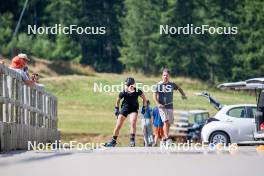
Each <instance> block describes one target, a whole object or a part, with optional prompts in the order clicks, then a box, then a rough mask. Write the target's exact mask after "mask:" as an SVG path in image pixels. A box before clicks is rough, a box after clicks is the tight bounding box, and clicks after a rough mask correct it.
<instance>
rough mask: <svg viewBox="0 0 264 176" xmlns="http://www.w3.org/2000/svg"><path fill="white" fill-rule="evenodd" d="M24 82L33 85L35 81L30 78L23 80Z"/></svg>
mask: <svg viewBox="0 0 264 176" xmlns="http://www.w3.org/2000/svg"><path fill="white" fill-rule="evenodd" d="M24 83H25V84H26V85H28V86H33V85H34V84H35V82H34V81H32V80H24Z"/></svg>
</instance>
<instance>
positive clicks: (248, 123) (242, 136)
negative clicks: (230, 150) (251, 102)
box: [227, 106, 255, 141]
mask: <svg viewBox="0 0 264 176" xmlns="http://www.w3.org/2000/svg"><path fill="white" fill-rule="evenodd" d="M249 112H250V109H249V108H248V107H245V106H240V107H234V108H231V109H230V110H229V111H228V112H227V116H228V119H227V121H228V122H230V123H232V124H233V125H234V127H235V128H236V129H237V134H238V140H239V141H251V140H253V134H254V128H255V120H254V116H250V115H249V114H250V113H249Z"/></svg>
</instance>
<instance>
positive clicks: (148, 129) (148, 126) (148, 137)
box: [141, 100, 153, 147]
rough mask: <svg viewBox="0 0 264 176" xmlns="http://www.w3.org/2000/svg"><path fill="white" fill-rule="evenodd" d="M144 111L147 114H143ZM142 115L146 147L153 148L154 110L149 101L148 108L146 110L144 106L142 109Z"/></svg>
mask: <svg viewBox="0 0 264 176" xmlns="http://www.w3.org/2000/svg"><path fill="white" fill-rule="evenodd" d="M144 111H145V114H143V112H144ZM141 113H142V114H143V118H142V119H141V127H142V132H143V136H144V146H145V147H151V146H152V145H153V132H152V122H151V116H152V109H151V107H150V102H149V100H147V106H146V108H145V109H144V106H143V107H142V111H141Z"/></svg>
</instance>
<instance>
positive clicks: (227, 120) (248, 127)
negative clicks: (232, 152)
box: [201, 104, 257, 144]
mask: <svg viewBox="0 0 264 176" xmlns="http://www.w3.org/2000/svg"><path fill="white" fill-rule="evenodd" d="M256 110H257V106H256V105H254V104H237V105H228V106H224V107H223V108H221V110H220V111H219V112H218V113H217V114H216V115H215V116H214V117H213V118H214V120H212V121H209V122H207V124H206V125H204V127H203V128H202V133H201V135H202V140H203V141H204V142H209V143H225V144H227V143H230V142H232V143H239V142H242V141H252V140H254V131H255V119H254V116H255V115H256Z"/></svg>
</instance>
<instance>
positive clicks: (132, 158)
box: [0, 146, 264, 176]
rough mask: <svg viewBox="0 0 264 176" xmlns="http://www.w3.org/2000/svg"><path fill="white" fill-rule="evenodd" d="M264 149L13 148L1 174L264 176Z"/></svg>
mask: <svg viewBox="0 0 264 176" xmlns="http://www.w3.org/2000/svg"><path fill="white" fill-rule="evenodd" d="M263 168H264V151H257V150H256V147H255V146H250V147H246V146H243V147H239V148H238V150H237V151H234V152H228V151H224V152H223V151H221V152H219V151H218V152H215V151H208V150H206V151H193V150H189V151H186V150H177V151H171V150H169V151H168V150H160V148H158V147H156V148H143V147H142V148H140V147H136V148H110V149H105V150H86V151H78V150H71V151H14V152H9V153H2V154H0V175H1V176H13V175H14V176H17V175H19V176H23V175H25V176H31V175H32V176H33V175H34V176H39V175H40V176H42V175H43V176H44V175H45V176H51V175H63V176H67V175H88V176H90V175H99V176H101V175H104V176H105V175H111V176H112V175H122V176H124V175H125V176H130V175H131V176H132V175H133V176H135V175H138V176H139V175H140V176H141V175H147V176H150V175H163V176H169V175H179V176H182V175H186V176H187V175H197V176H198V175H199V176H200V175H202V176H206V175H210V176H226V175H238V176H244V175H245V176H258V175H259V176H260V175H261V176H263V173H264V169H263Z"/></svg>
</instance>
